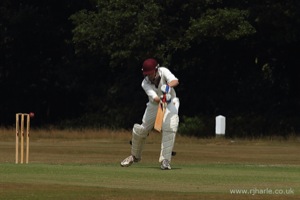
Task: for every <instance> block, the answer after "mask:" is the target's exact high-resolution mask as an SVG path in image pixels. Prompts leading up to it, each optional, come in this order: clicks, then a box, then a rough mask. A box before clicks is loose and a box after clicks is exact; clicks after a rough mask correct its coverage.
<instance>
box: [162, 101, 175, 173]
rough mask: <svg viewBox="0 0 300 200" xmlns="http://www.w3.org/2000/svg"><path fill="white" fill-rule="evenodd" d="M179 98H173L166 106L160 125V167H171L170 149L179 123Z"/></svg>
mask: <svg viewBox="0 0 300 200" xmlns="http://www.w3.org/2000/svg"><path fill="white" fill-rule="evenodd" d="M178 109H179V99H178V98H175V99H174V100H173V101H172V102H171V103H170V104H168V106H167V110H166V113H165V118H164V123H163V127H162V142H161V152H160V157H159V162H161V169H171V166H170V163H171V158H172V151H173V148H174V143H175V137H176V132H177V129H178V125H179V117H178Z"/></svg>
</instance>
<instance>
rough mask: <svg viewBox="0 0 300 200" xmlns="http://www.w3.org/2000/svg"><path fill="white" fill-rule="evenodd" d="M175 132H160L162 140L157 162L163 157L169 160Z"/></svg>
mask: <svg viewBox="0 0 300 200" xmlns="http://www.w3.org/2000/svg"><path fill="white" fill-rule="evenodd" d="M175 137H176V133H175V132H167V131H163V132H162V142H161V151H160V157H159V162H162V161H163V160H164V159H167V160H168V161H170V162H171V158H172V150H173V147H174V142H175Z"/></svg>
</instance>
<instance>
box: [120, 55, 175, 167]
mask: <svg viewBox="0 0 300 200" xmlns="http://www.w3.org/2000/svg"><path fill="white" fill-rule="evenodd" d="M142 72H143V75H144V79H143V81H142V88H143V89H144V91H145V93H146V94H147V96H148V98H149V102H148V103H147V104H146V105H147V107H146V110H145V112H144V115H143V118H142V124H134V126H133V129H132V140H131V141H132V145H131V155H130V156H128V157H127V158H125V159H124V160H123V161H122V162H121V166H122V167H128V166H130V165H131V164H132V163H134V162H139V161H140V160H141V159H142V152H143V147H144V144H145V141H146V138H147V136H148V134H149V132H150V131H151V130H152V129H153V127H154V123H155V119H156V114H157V110H158V106H159V104H160V102H161V101H162V99H163V97H164V100H165V101H166V104H165V105H166V109H165V113H164V116H163V123H162V141H161V150H160V157H159V162H160V163H161V169H163V170H169V169H171V165H170V163H171V157H172V150H173V147H174V142H175V137H176V132H177V129H178V124H179V117H178V109H179V99H178V98H177V97H176V92H175V90H174V87H176V86H177V85H178V84H179V81H178V79H177V78H176V77H175V76H174V75H173V73H171V72H170V70H169V69H167V68H165V67H160V66H159V64H158V63H157V61H156V60H155V59H153V58H149V59H146V60H145V61H144V62H143V66H142Z"/></svg>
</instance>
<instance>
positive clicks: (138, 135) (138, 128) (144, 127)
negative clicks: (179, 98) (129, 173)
mask: <svg viewBox="0 0 300 200" xmlns="http://www.w3.org/2000/svg"><path fill="white" fill-rule="evenodd" d="M156 112H157V105H156V104H153V103H147V107H146V110H145V113H144V116H143V120H142V122H143V123H142V124H134V126H133V129H132V139H131V155H130V156H129V157H127V158H125V159H124V160H123V161H122V162H121V166H123V167H128V166H130V165H131V164H132V163H133V162H138V161H140V160H141V159H142V152H143V149H144V144H145V142H146V138H147V135H148V134H149V132H150V130H152V128H153V125H154V121H155V116H156Z"/></svg>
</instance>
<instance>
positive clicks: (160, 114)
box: [154, 97, 167, 132]
mask: <svg viewBox="0 0 300 200" xmlns="http://www.w3.org/2000/svg"><path fill="white" fill-rule="evenodd" d="M166 106H167V102H166V100H165V97H164V98H163V100H162V101H161V102H160V103H159V104H158V108H157V114H156V119H155V123H154V130H156V131H158V132H161V130H162V125H163V120H164V115H165V112H166Z"/></svg>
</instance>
